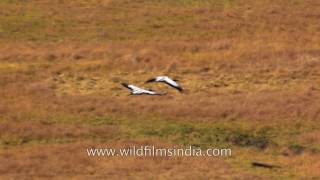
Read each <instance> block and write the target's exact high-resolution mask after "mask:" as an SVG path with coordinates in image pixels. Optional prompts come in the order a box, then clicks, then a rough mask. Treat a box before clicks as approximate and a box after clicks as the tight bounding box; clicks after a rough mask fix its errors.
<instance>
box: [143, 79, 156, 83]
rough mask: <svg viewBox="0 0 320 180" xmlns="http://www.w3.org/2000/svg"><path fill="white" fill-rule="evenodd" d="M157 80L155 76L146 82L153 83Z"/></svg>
mask: <svg viewBox="0 0 320 180" xmlns="http://www.w3.org/2000/svg"><path fill="white" fill-rule="evenodd" d="M155 80H156V79H155V78H153V79H149V80H147V81H146V82H145V83H151V82H154V81H155Z"/></svg>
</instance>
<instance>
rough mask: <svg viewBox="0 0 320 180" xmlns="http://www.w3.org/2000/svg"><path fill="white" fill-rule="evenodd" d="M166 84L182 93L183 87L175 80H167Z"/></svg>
mask: <svg viewBox="0 0 320 180" xmlns="http://www.w3.org/2000/svg"><path fill="white" fill-rule="evenodd" d="M164 82H165V83H166V84H168V85H169V86H171V87H173V88H176V89H177V90H178V91H180V92H182V91H183V89H182V87H181V86H180V85H179V84H178V83H177V82H176V81H174V80H172V79H170V78H169V77H167V78H165V80H164Z"/></svg>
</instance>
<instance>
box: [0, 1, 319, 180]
mask: <svg viewBox="0 0 320 180" xmlns="http://www.w3.org/2000/svg"><path fill="white" fill-rule="evenodd" d="M319 12H320V4H319V3H318V2H316V1H311V0H308V1H302V0H290V1H289V0H283V1H281V2H279V1H275V0H260V1H254V0H249V1H243V0H234V1H231V0H218V1H211V0H201V1H195V0H186V1H182V0H177V1H169V0H160V1H145V0H142V1H140V0H134V1H126V0H117V1H113V0H91V1H58V0H52V1H51V0H50V1H49V0H43V1H36V0H30V1H23V2H22V1H21V2H20V1H19V2H18V1H8V0H3V1H0V41H1V42H0V46H1V48H0V87H1V88H0V95H1V101H0V115H1V116H0V142H1V146H0V160H1V162H3V161H4V162H6V163H2V165H1V166H0V174H3V176H2V177H3V178H8V179H10V178H13V179H19V178H21V177H23V178H25V177H26V176H27V175H29V176H30V178H37V177H39V178H41V177H43V178H50V177H53V176H57V177H58V178H68V177H72V178H77V179H78V178H97V179H98V178H105V177H111V178H128V177H133V178H145V179H150V178H154V175H157V176H158V177H159V178H160V179H167V178H169V177H175V178H176V179H181V178H185V177H188V178H203V179H207V178H214V179H221V178H229V179H234V178H240V179H248V178H250V179H251V178H258V179H261V178H266V179H270V178H276V177H280V178H287V179H291V178H296V179H299V178H312V177H319V173H318V169H319V168H318V166H319V164H317V163H313V162H315V160H314V159H319V152H320V147H319V144H318V142H319V133H318V131H319V129H320V126H319V119H320V101H319V100H320V72H319V69H320V50H319V49H320V43H319V42H320V25H319V23H318V19H319V17H320V14H319ZM160 74H165V75H169V76H172V77H174V78H177V79H180V80H181V84H182V86H183V87H184V88H185V89H186V91H185V92H184V93H183V94H180V93H178V92H176V91H175V90H173V89H171V88H169V87H167V86H165V85H162V84H154V85H149V84H148V85H145V84H143V82H144V81H145V80H147V79H149V78H150V77H153V76H155V75H160ZM120 82H129V83H134V84H137V85H139V86H144V87H147V88H152V89H155V90H159V91H167V92H169V94H168V95H167V96H164V97H145V96H139V97H130V96H127V94H128V92H127V91H126V90H125V89H123V88H122V87H121V85H120ZM146 124H147V125H150V128H158V126H159V127H160V128H164V129H165V128H166V127H169V126H170V124H175V125H177V126H179V127H180V126H181V127H182V128H183V125H185V124H188V125H190V126H192V127H193V128H195V129H197V128H200V127H202V126H204V127H212V128H216V127H218V128H220V126H222V127H227V128H231V129H232V130H234V129H240V130H243V129H244V130H248V131H251V130H252V131H253V134H254V132H256V131H255V130H257V131H258V130H261V131H262V130H264V129H271V130H272V131H270V132H272V133H273V134H267V135H266V137H267V138H268V140H270V142H272V143H274V144H273V145H270V146H268V148H266V149H264V150H261V149H255V148H253V147H239V146H238V145H234V144H228V143H230V142H229V141H226V142H224V143H227V144H228V145H230V146H231V147H233V148H234V149H235V150H236V151H237V154H236V155H234V156H233V157H232V158H231V159H219V158H218V159H208V158H203V159H197V158H191V159H189V158H182V159H179V158H177V159H166V158H145V159H135V158H131V157H130V158H119V159H117V158H110V159H108V158H105V159H88V158H87V157H86V156H84V155H83V154H82V153H83V152H82V151H81V150H79V149H81V148H84V147H86V146H89V145H103V144H108V145H109V146H115V147H120V146H125V145H126V144H128V143H130V141H133V142H134V143H136V144H139V143H141V141H147V142H149V143H153V144H155V145H163V144H165V145H177V144H178V145H181V144H183V143H181V142H177V141H172V139H170V138H168V139H163V138H161V137H160V136H159V137H158V136H156V135H153V136H152V135H148V134H143V133H141V132H140V131H139V130H141V129H144V128H146V127H147V126H146ZM221 124H222V125H221ZM177 128H178V127H177ZM197 130H198V131H201V130H202V129H201V128H200V129H197ZM241 132H242V131H241ZM241 132H239V134H240V135H241ZM200 133H207V131H205V132H200ZM234 133H237V132H234ZM190 136H191V135H190ZM187 137H189V135H188V136H187ZM240 137H242V136H240ZM141 139H142V140H141ZM191 142H192V141H191V140H190V142H189V141H187V144H188V143H191ZM210 143H211V142H209V144H210ZM235 144H236V143H235ZM210 145H212V146H214V145H221V144H214V143H211V144H210ZM295 148H298V149H299V148H301V149H303V151H302V153H296V152H295V151H296V149H295ZM61 152H63V153H61ZM70 154H73V156H71V155H70ZM252 155H254V156H255V157H261V159H260V160H261V161H267V162H274V163H278V164H281V165H282V166H284V167H288V168H285V169H281V170H279V171H267V170H266V171H264V170H260V169H254V168H252V167H251V166H250V161H254V160H256V159H254V158H253V157H252ZM137 162H139V163H138V164H137ZM190 164H192V167H193V168H191V169H190Z"/></svg>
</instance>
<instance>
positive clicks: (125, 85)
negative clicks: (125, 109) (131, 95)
mask: <svg viewBox="0 0 320 180" xmlns="http://www.w3.org/2000/svg"><path fill="white" fill-rule="evenodd" d="M121 85H122V86H124V87H128V86H129V84H128V83H121Z"/></svg>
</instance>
